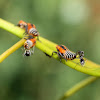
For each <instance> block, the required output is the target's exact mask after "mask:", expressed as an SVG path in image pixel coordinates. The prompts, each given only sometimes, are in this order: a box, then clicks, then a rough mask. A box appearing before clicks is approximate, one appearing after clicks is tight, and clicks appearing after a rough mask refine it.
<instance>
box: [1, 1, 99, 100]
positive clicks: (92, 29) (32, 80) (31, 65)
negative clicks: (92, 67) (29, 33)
mask: <svg viewBox="0 0 100 100" xmlns="http://www.w3.org/2000/svg"><path fill="white" fill-rule="evenodd" d="M0 17H1V18H3V19H4V20H7V21H9V22H11V23H13V24H15V25H16V24H17V23H18V21H19V20H24V21H26V22H30V23H33V24H35V25H36V27H37V29H38V31H39V32H40V35H41V36H42V37H44V38H46V39H48V40H51V41H53V42H55V43H57V44H64V45H66V46H67V47H68V48H69V49H70V50H72V51H74V52H76V51H77V50H83V51H84V52H85V57H86V58H87V59H90V60H92V61H93V62H96V63H98V64H100V61H99V60H100V53H99V52H100V1H99V0H0ZM19 40H20V39H19V38H18V37H16V36H14V35H12V34H10V33H9V32H7V31H5V30H3V29H0V47H1V48H0V54H2V53H3V52H4V51H5V50H7V49H8V48H10V47H11V46H12V45H13V44H15V43H16V42H17V41H19ZM22 48H23V47H22ZM23 52H24V51H22V49H21V48H20V49H18V50H17V51H16V52H14V53H13V54H11V55H10V56H9V57H8V58H7V59H5V60H4V61H3V62H2V63H1V64H0V100H58V99H59V98H60V97H61V96H62V95H63V93H65V91H66V90H68V89H69V88H71V87H72V86H73V85H75V84H76V83H78V82H80V81H81V80H83V79H85V78H86V77H88V76H89V75H86V74H84V73H80V72H78V71H76V70H74V69H71V68H69V67H66V66H65V65H63V64H62V63H60V62H58V61H56V60H55V59H53V58H49V57H46V56H45V54H44V53H43V52H42V51H40V50H38V49H37V48H35V53H34V55H32V56H31V57H23ZM99 93H100V81H99V80H98V81H96V82H94V83H93V84H90V85H89V86H87V87H85V88H84V89H82V90H80V91H78V92H77V93H76V94H74V95H73V96H72V97H70V98H69V100H85V99H86V100H100V94H99Z"/></svg>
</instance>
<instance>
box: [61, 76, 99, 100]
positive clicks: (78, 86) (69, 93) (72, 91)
mask: <svg viewBox="0 0 100 100" xmlns="http://www.w3.org/2000/svg"><path fill="white" fill-rule="evenodd" d="M97 79H99V78H97V77H93V76H90V77H88V78H86V79H85V80H82V81H81V82H80V83H78V84H76V85H75V86H73V87H72V88H71V89H69V90H68V91H67V92H65V94H64V95H63V96H62V97H61V98H60V100H65V99H67V98H69V97H70V96H72V95H73V94H75V93H76V92H77V91H79V90H80V89H81V88H83V87H85V86H87V85H88V84H90V83H92V82H94V81H95V80H97Z"/></svg>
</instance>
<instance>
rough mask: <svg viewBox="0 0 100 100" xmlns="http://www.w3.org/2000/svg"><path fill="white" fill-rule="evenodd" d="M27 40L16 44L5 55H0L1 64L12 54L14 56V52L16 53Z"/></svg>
mask: <svg viewBox="0 0 100 100" xmlns="http://www.w3.org/2000/svg"><path fill="white" fill-rule="evenodd" d="M25 41H26V40H25V39H21V40H20V41H19V42H17V43H16V44H14V45H13V46H12V47H11V48H9V49H8V50H6V51H5V52H4V53H3V54H1V55H0V63H1V62H2V61H3V60H4V59H6V58H7V57H8V56H9V55H10V54H12V53H13V52H14V51H16V50H17V49H18V48H20V47H21V46H22V45H23V44H24V42H25Z"/></svg>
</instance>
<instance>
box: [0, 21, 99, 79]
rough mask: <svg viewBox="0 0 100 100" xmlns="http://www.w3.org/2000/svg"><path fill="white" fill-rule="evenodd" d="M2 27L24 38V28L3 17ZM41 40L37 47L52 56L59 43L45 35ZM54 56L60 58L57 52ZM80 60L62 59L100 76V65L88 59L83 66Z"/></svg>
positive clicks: (75, 67)
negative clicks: (46, 37)
mask: <svg viewBox="0 0 100 100" xmlns="http://www.w3.org/2000/svg"><path fill="white" fill-rule="evenodd" d="M0 27H1V28H3V29H5V30H6V31H9V32H10V33H12V34H14V35H16V36H18V37H20V38H23V36H24V35H23V33H24V32H25V31H24V30H23V29H21V28H19V27H17V26H15V25H13V24H11V23H9V22H7V21H5V20H3V19H0ZM39 40H40V41H38V40H37V43H36V47H37V48H39V49H40V50H42V51H43V52H45V53H47V54H48V55H50V56H51V55H52V52H53V51H56V45H57V44H55V43H53V42H51V41H49V40H47V39H45V38H43V37H40V36H39ZM52 57H53V58H55V59H57V60H59V58H58V55H57V54H54V55H53V56H52ZM84 59H85V58H84ZM79 62H80V61H79V59H75V60H67V62H66V61H65V60H64V59H62V63H63V64H65V65H67V66H69V67H71V68H73V69H75V70H78V71H80V72H83V73H86V74H89V75H93V76H99V77H100V65H98V64H96V63H93V62H91V61H89V60H86V61H85V62H86V63H85V65H84V66H81V65H80V63H79Z"/></svg>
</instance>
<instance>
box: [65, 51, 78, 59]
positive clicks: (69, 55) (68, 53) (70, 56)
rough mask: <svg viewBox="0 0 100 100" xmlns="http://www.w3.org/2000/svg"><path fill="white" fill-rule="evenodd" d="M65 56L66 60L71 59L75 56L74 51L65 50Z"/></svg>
mask: <svg viewBox="0 0 100 100" xmlns="http://www.w3.org/2000/svg"><path fill="white" fill-rule="evenodd" d="M65 58H66V59H67V60H73V59H75V58H76V54H75V53H72V52H71V51H66V52H65Z"/></svg>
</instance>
